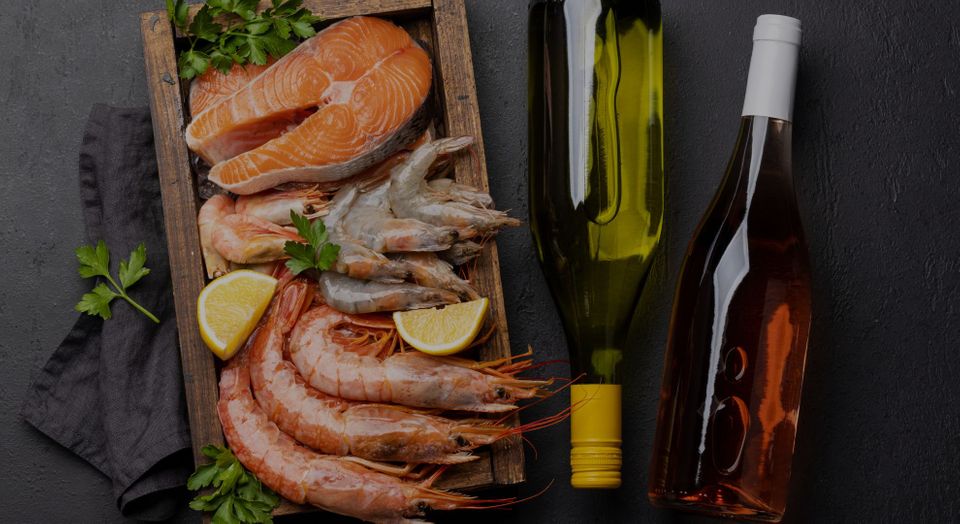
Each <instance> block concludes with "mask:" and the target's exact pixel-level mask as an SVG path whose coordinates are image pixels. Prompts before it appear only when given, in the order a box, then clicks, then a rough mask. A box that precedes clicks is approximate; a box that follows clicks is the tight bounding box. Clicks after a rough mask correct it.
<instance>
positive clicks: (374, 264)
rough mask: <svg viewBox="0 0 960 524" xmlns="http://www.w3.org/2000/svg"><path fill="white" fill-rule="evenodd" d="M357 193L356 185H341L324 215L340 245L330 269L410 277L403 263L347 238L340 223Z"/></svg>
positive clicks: (361, 275)
mask: <svg viewBox="0 0 960 524" xmlns="http://www.w3.org/2000/svg"><path fill="white" fill-rule="evenodd" d="M359 194H360V190H359V188H358V187H357V185H355V184H350V185H347V186H344V187H343V188H341V189H340V191H337V194H336V195H335V196H334V197H333V201H332V202H331V204H330V207H329V209H328V213H327V216H326V217H324V218H323V221H324V224H325V225H326V227H327V233H328V235H329V238H330V241H331V242H333V243H335V244H338V245H339V246H340V254H339V255H338V256H337V260H336V262H334V265H333V268H332V269H333V270H334V271H336V272H337V273H342V274H344V275H347V276H349V277H351V278H358V279H364V280H378V281H380V282H395V283H399V282H403V281H404V280H406V279H407V278H410V274H411V273H410V268H408V267H407V266H406V264H403V263H400V262H396V261H393V260H390V259H389V258H387V257H385V256H383V254H381V253H378V252H376V251H374V250H372V249H370V248H368V247H367V246H364V245H362V244H360V243H359V242H357V241H356V240H354V239H352V238H350V237H349V236H348V235H347V234H346V233H345V232H344V229H343V226H344V221H345V219H346V216H347V213H348V212H349V211H350V207H351V206H352V205H353V203H354V202H355V201H356V199H357V197H358V196H359Z"/></svg>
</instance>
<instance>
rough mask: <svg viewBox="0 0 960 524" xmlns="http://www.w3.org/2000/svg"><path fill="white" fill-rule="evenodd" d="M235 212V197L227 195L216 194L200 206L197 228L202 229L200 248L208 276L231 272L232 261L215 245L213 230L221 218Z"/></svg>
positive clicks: (214, 276)
mask: <svg viewBox="0 0 960 524" xmlns="http://www.w3.org/2000/svg"><path fill="white" fill-rule="evenodd" d="M233 213H234V204H233V199H231V198H230V197H228V196H227V195H223V194H220V195H214V196H212V197H210V198H209V199H208V200H207V201H206V202H204V203H203V205H202V206H200V212H199V213H198V214H197V229H199V230H200V250H201V251H202V252H203V264H204V267H206V269H207V278H217V277H219V276H222V275H225V274H227V273H228V272H230V263H229V262H228V261H227V260H226V259H225V258H223V256H222V255H221V254H220V252H219V251H217V248H215V247H213V232H214V231H216V224H217V221H219V220H220V219H221V218H223V217H225V216H227V215H232V214H233Z"/></svg>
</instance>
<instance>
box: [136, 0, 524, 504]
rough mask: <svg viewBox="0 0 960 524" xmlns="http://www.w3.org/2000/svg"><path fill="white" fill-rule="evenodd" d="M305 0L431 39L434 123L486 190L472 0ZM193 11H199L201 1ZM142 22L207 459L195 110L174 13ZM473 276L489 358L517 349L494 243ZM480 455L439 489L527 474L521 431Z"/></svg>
mask: <svg viewBox="0 0 960 524" xmlns="http://www.w3.org/2000/svg"><path fill="white" fill-rule="evenodd" d="M262 3H263V4H269V2H262ZM304 4H305V6H306V7H308V8H309V9H310V10H312V11H313V12H314V13H315V14H317V15H319V16H322V17H324V18H325V19H327V20H335V19H338V18H345V17H349V16H355V15H376V16H381V17H384V18H389V19H391V20H393V21H394V22H396V23H398V24H400V25H401V26H403V27H404V28H406V29H407V31H409V32H410V34H411V35H413V37H414V38H415V39H416V40H418V41H419V42H421V44H422V45H424V47H425V49H426V50H427V51H428V52H429V53H430V54H431V57H432V59H433V65H434V84H433V90H434V97H433V100H434V103H435V105H436V110H435V112H434V117H435V119H434V120H435V124H436V126H437V128H438V130H439V131H440V134H441V135H445V136H453V135H471V136H473V137H475V138H476V145H475V151H476V153H477V155H478V156H479V162H475V161H473V160H471V159H470V158H461V159H459V160H458V161H457V163H456V165H455V171H456V179H457V180H458V181H460V182H463V183H467V184H471V185H473V186H476V187H480V188H483V189H484V190H486V189H487V188H488V184H487V172H486V159H485V156H484V148H483V136H482V135H481V133H480V115H479V109H478V106H477V94H476V87H475V84H474V74H473V59H472V57H471V54H470V38H469V35H468V33H467V18H466V11H465V9H464V4H463V0H353V1H350V0H306V1H305V2H304ZM193 9H194V12H195V10H196V9H197V6H194V7H193ZM140 27H141V33H142V35H143V54H144V62H145V65H146V73H147V85H148V86H149V89H150V110H151V112H152V114H153V130H154V136H155V141H156V149H157V163H158V165H159V171H160V184H161V189H162V194H163V213H164V220H165V224H166V230H167V246H168V250H169V253H170V272H171V277H172V280H173V297H174V301H175V304H176V311H177V328H178V330H179V336H180V358H181V362H182V367H183V379H184V386H185V388H186V398H187V408H188V411H189V417H190V430H191V435H192V442H193V456H194V459H195V460H197V461H198V462H199V461H200V460H202V459H203V456H202V455H201V453H200V448H201V447H203V446H204V445H206V444H209V443H215V444H220V443H222V442H223V433H222V430H221V427H220V420H219V419H218V417H217V412H216V403H217V368H216V363H215V359H214V357H213V355H212V354H211V353H210V351H209V350H208V349H207V348H206V347H205V346H204V344H203V342H202V340H201V339H200V333H199V331H198V328H197V320H196V314H197V309H196V301H197V297H198V296H199V294H200V291H201V290H202V289H203V286H204V285H205V284H206V281H205V274H204V270H203V261H202V258H201V251H200V240H199V233H198V231H197V210H198V209H199V204H200V199H199V197H198V194H197V187H196V182H195V177H194V173H193V171H192V169H191V153H190V152H189V151H188V150H187V144H186V141H185V139H184V129H185V127H186V123H187V117H188V115H189V112H188V111H187V108H186V105H185V100H186V98H187V97H186V96H185V93H186V92H187V91H186V88H187V87H188V85H187V83H182V82H181V80H180V78H178V76H177V56H176V48H175V46H176V43H177V35H176V32H175V30H174V27H173V26H172V24H171V23H170V22H169V20H168V19H167V15H166V12H165V11H153V12H147V13H143V14H141V17H140ZM470 278H471V280H472V281H473V283H474V284H475V286H476V288H477V290H478V291H479V292H480V293H481V294H482V295H484V296H487V297H489V298H490V309H491V315H492V317H493V320H494V321H495V322H497V325H498V330H497V332H496V335H495V337H494V338H493V339H492V340H491V342H490V343H488V344H487V345H486V346H485V347H484V348H482V349H481V351H480V357H481V358H483V359H496V358H502V357H506V356H509V355H510V342H509V339H508V336H507V320H506V315H505V313H504V305H503V292H502V289H501V283H500V264H499V261H498V257H497V246H496V244H495V242H492V241H491V242H489V243H488V244H487V245H486V247H485V248H484V250H483V254H482V255H481V256H480V258H479V260H478V263H477V265H476V269H475V270H474V272H473V273H472V274H471V275H470ZM478 454H479V455H481V458H480V459H479V460H477V461H474V462H471V463H469V464H464V465H461V466H457V467H455V468H450V469H449V470H448V471H447V472H446V473H444V475H443V477H442V478H441V479H440V481H439V482H438V486H441V487H445V488H450V489H459V490H471V489H480V488H486V487H493V486H503V485H510V484H516V483H519V482H522V481H523V480H525V472H524V462H523V448H522V445H521V442H520V440H519V438H518V437H510V438H506V439H503V440H501V441H499V442H497V443H495V444H493V445H492V446H490V447H489V448H488V449H485V450H482V451H480V452H479V453H478ZM300 510H302V508H300V507H298V506H294V505H292V504H285V505H283V506H281V507H280V508H278V511H277V513H278V514H283V513H291V512H295V511H300Z"/></svg>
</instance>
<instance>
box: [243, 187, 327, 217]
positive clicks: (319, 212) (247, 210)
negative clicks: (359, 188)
mask: <svg viewBox="0 0 960 524" xmlns="http://www.w3.org/2000/svg"><path fill="white" fill-rule="evenodd" d="M331 195H332V193H330V192H326V191H320V189H319V187H318V186H316V185H314V186H310V187H305V188H301V189H291V190H286V191H278V190H276V189H271V190H268V191H261V192H260V193H254V194H252V195H241V196H239V197H238V198H237V208H236V209H237V211H236V212H237V213H239V214H241V215H254V216H257V217H260V218H262V219H264V220H266V221H268V222H273V223H274V224H279V225H281V226H286V225H290V224H291V223H292V222H291V221H290V212H291V211H295V212H296V213H297V214H298V215H304V216H306V217H307V218H317V217H321V216H323V215H325V214H327V206H329V204H330V198H331Z"/></svg>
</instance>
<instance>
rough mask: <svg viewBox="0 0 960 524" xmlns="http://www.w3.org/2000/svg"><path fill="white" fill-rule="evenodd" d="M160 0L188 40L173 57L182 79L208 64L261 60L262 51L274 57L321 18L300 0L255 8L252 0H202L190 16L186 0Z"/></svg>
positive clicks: (275, 0)
mask: <svg viewBox="0 0 960 524" xmlns="http://www.w3.org/2000/svg"><path fill="white" fill-rule="evenodd" d="M166 2H167V14H168V15H169V16H170V20H172V21H173V23H174V24H175V25H176V26H177V27H178V28H179V29H180V30H181V31H183V32H184V33H186V34H187V37H188V38H189V40H190V48H189V49H186V50H184V51H182V52H181V53H180V58H179V59H178V60H177V66H178V68H179V70H180V76H181V77H183V78H188V79H189V78H193V77H195V76H199V75H202V74H203V73H204V72H206V70H207V69H208V68H209V67H210V66H211V65H212V66H213V67H215V68H217V69H218V70H220V71H221V72H223V73H227V72H229V71H230V67H231V66H232V65H233V64H246V63H253V64H257V65H264V64H266V63H267V55H270V56H273V57H274V58H280V57H282V56H283V55H285V54H287V53H289V52H290V51H292V50H293V48H295V47H297V44H298V43H300V41H302V40H303V39H306V38H310V37H311V36H313V35H315V34H316V31H315V30H314V29H313V24H315V23H317V22H319V21H320V20H321V18H320V17H319V16H314V14H313V13H311V12H310V10H309V9H306V8H304V7H302V6H301V4H302V3H303V0H272V7H269V8H267V9H264V10H263V11H262V12H260V13H259V14H258V13H257V12H256V9H257V0H207V1H206V3H205V4H204V5H203V7H201V8H200V10H199V11H197V14H196V15H195V16H194V17H193V20H190V21H188V18H189V15H188V10H189V6H188V4H187V2H186V0H166ZM217 20H222V21H225V22H226V25H223V24H220V23H218V22H217Z"/></svg>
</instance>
